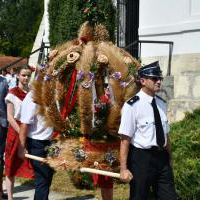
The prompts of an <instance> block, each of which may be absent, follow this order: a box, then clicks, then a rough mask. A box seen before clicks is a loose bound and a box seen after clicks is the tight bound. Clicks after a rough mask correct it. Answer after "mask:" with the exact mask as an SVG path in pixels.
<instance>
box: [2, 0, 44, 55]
mask: <svg viewBox="0 0 200 200" xmlns="http://www.w3.org/2000/svg"><path fill="white" fill-rule="evenodd" d="M0 10H1V12H0V37H1V40H2V41H3V43H6V44H8V45H7V46H6V48H4V49H3V50H2V52H3V53H4V54H6V55H13V56H26V55H28V54H29V53H30V52H31V48H32V46H33V42H34V39H35V36H36V34H37V31H38V27H39V24H40V22H41V17H42V14H43V1H40V0H28V1H27V0H7V1H6V0H4V1H3V0H1V1H0Z"/></svg>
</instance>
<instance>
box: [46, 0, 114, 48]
mask: <svg viewBox="0 0 200 200" xmlns="http://www.w3.org/2000/svg"><path fill="white" fill-rule="evenodd" d="M115 14H116V11H115V8H114V6H113V3H112V0H98V1H97V0H60V1H57V0H50V3H49V21H50V43H51V45H52V46H56V45H59V44H62V43H64V42H66V41H68V40H71V39H74V38H76V37H77V31H78V29H79V27H80V25H81V24H82V23H83V22H85V21H86V20H88V21H90V23H92V24H96V23H102V24H104V25H105V26H106V27H107V29H108V31H109V33H110V36H111V40H113V41H114V38H115V35H114V33H115V25H116V20H115V19H116V15H115Z"/></svg>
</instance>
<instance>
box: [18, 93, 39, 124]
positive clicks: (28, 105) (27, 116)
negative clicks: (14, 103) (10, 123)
mask: <svg viewBox="0 0 200 200" xmlns="http://www.w3.org/2000/svg"><path fill="white" fill-rule="evenodd" d="M36 110H37V104H35V103H34V102H33V100H32V97H31V95H30V94H27V95H26V97H25V99H24V100H23V102H22V107H21V118H20V121H21V122H22V123H24V124H34V123H35V120H36Z"/></svg>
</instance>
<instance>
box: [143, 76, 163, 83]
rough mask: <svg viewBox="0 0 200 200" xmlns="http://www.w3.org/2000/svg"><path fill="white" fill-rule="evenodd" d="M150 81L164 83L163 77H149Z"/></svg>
mask: <svg viewBox="0 0 200 200" xmlns="http://www.w3.org/2000/svg"><path fill="white" fill-rule="evenodd" d="M147 78H148V79H150V80H152V81H154V82H157V81H163V77H150V76H149V77H147Z"/></svg>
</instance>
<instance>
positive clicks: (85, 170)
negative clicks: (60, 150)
mask: <svg viewBox="0 0 200 200" xmlns="http://www.w3.org/2000/svg"><path fill="white" fill-rule="evenodd" d="M25 157H26V158H29V159H33V160H37V161H40V162H45V158H41V157H39V156H34V155H30V154H25ZM79 171H80V172H88V173H92V174H99V175H104V176H110V177H113V178H120V174H119V173H114V172H109V171H104V170H99V169H92V168H87V167H81V168H79Z"/></svg>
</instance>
